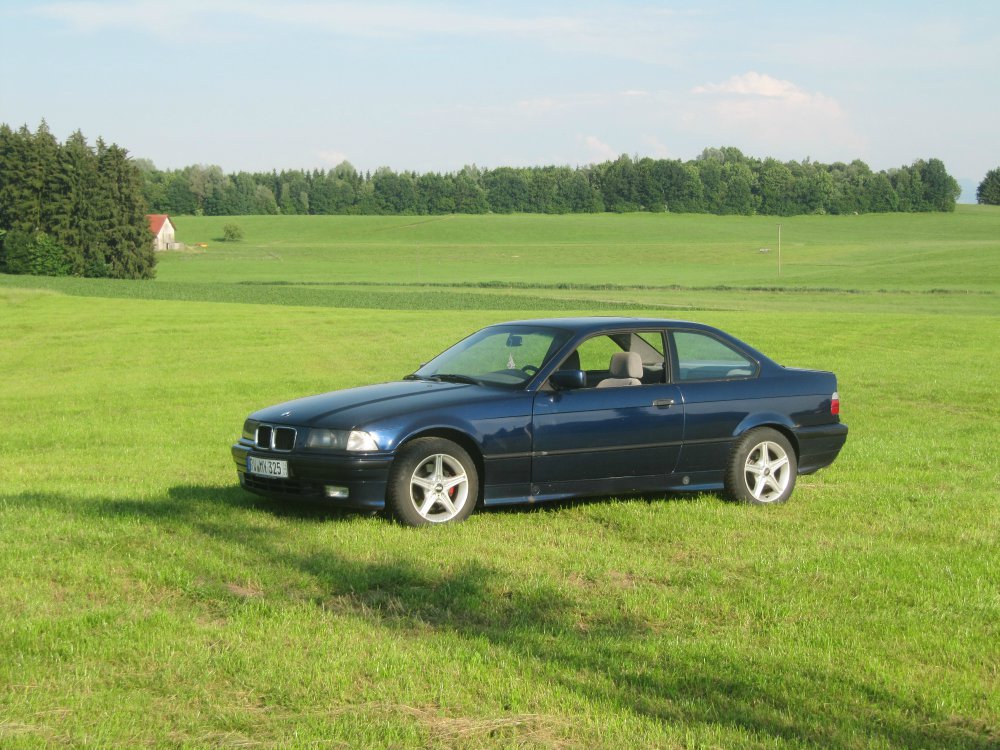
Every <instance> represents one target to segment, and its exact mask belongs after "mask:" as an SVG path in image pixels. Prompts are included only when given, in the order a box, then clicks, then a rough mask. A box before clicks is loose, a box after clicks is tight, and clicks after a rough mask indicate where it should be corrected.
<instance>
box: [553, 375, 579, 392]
mask: <svg viewBox="0 0 1000 750" xmlns="http://www.w3.org/2000/svg"><path fill="white" fill-rule="evenodd" d="M549 385H551V386H552V387H553V388H555V389H556V390H559V391H568V390H572V389H574V388H584V387H586V385H587V373H585V372H584V371H583V370H556V371H555V372H554V373H552V374H551V375H550V376H549Z"/></svg>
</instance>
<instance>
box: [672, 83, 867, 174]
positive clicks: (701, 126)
mask: <svg viewBox="0 0 1000 750" xmlns="http://www.w3.org/2000/svg"><path fill="white" fill-rule="evenodd" d="M691 93H692V94H694V97H693V99H692V100H691V101H690V102H689V106H688V108H687V110H686V111H685V112H684V113H683V114H682V115H681V118H680V121H681V122H682V123H683V124H684V125H685V126H686V127H688V128H691V129H698V130H700V131H701V132H703V133H704V134H705V135H706V136H707V137H708V138H712V139H718V140H719V142H724V143H732V144H734V145H735V144H739V145H741V146H743V147H745V148H747V149H752V150H760V151H761V152H765V153H771V154H774V155H782V154H783V155H785V156H787V157H792V156H794V155H798V156H799V157H801V156H805V155H812V156H815V157H817V158H836V155H837V154H847V153H849V154H851V155H852V158H853V155H856V154H857V153H858V152H859V150H860V149H861V148H862V147H863V146H864V139H863V138H861V137H860V136H859V135H858V134H857V132H856V131H855V130H854V128H853V126H852V125H851V122H850V118H849V117H848V116H847V114H846V112H845V111H844V109H843V107H841V105H840V103H839V102H838V101H837V100H836V99H834V98H832V97H829V96H827V95H825V94H822V93H819V92H810V91H807V90H805V89H803V88H802V87H800V86H798V85H796V84H795V83H792V82H791V81H786V80H782V79H778V78H774V77H772V76H769V75H766V74H763V73H757V72H754V71H750V72H748V73H744V74H742V75H735V76H732V77H731V78H728V79H727V80H725V81H723V82H721V83H706V84H703V85H701V86H696V87H695V88H693V89H691ZM789 151H791V152H792V153H788V152H789ZM831 152H832V153H831Z"/></svg>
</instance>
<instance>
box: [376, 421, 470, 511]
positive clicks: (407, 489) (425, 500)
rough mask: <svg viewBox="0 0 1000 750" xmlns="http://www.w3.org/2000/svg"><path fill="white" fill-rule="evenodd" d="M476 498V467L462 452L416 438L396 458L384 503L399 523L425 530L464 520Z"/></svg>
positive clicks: (447, 443) (439, 442)
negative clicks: (433, 526)
mask: <svg viewBox="0 0 1000 750" xmlns="http://www.w3.org/2000/svg"><path fill="white" fill-rule="evenodd" d="M478 496H479V476H478V473H477V472H476V464H475V462H474V461H473V460H472V458H471V457H470V456H469V454H468V453H467V452H466V451H465V449H463V448H462V447H461V446H459V445H457V444H455V443H453V442H452V441H450V440H445V439H444V438H418V439H416V440H414V441H413V442H411V443H407V444H406V445H404V446H403V448H402V449H401V450H400V451H399V454H398V455H397V456H396V460H395V461H394V462H393V464H392V471H391V474H390V476H389V488H388V492H387V498H386V499H387V500H388V504H389V507H390V509H391V510H392V512H393V514H394V515H395V516H396V518H397V519H399V521H400V523H403V524H405V525H407V526H424V525H426V524H433V523H447V522H449V521H451V522H457V521H462V520H464V519H465V518H467V517H468V516H469V514H470V513H472V510H473V508H475V506H476V499H477V498H478Z"/></svg>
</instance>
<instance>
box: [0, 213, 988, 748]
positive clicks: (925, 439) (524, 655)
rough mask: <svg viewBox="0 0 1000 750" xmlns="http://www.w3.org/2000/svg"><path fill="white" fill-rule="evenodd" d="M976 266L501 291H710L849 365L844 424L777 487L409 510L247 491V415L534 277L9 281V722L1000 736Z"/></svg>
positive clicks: (326, 736) (156, 731)
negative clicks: (334, 508)
mask: <svg viewBox="0 0 1000 750" xmlns="http://www.w3.org/2000/svg"><path fill="white" fill-rule="evenodd" d="M393 221H397V219H393ZM707 224H709V225H710V226H707V227H706V230H705V231H706V232H712V231H715V230H714V229H713V228H712V226H711V224H712V222H711V221H708V222H707ZM248 234H249V232H248ZM209 250H210V252H211V247H210V248H209ZM414 252H415V251H414ZM568 252H571V250H569V251H568ZM262 262H263V261H262ZM629 262H630V261H629ZM318 267H319V266H318ZM381 270H382V269H381V268H380V267H378V266H373V270H372V275H371V276H369V277H367V278H362V279H361V280H362V281H371V282H377V281H379V279H378V278H377V276H375V274H376V273H380V272H381ZM991 274H992V275H991ZM315 275H316V274H314V277H315ZM972 275H973V274H972V273H971V272H968V271H965V270H963V271H956V272H955V276H956V278H958V277H963V276H968V277H971V276H972ZM979 275H980V277H981V278H980V282H981V283H980V286H979V287H978V289H979V291H981V292H984V293H981V294H966V295H963V294H930V293H914V292H912V291H911V292H909V293H902V292H900V291H898V290H889V291H887V292H885V293H879V292H877V291H874V290H869V291H864V290H862V291H863V293H858V294H839V293H835V292H830V291H828V292H822V293H811V294H810V293H804V292H769V291H749V290H728V291H710V290H669V289H659V290H658V289H646V290H639V289H628V290H615V289H583V290H581V289H544V288H543V289H531V290H524V289H514V290H513V292H514V293H515V294H524V292H525V291H529V292H530V293H529V294H524V296H530V297H534V298H538V299H539V300H540V304H542V303H544V304H545V305H548V304H549V303H548V302H547V300H548V299H549V298H550V296H551V298H553V299H554V298H558V297H559V295H563V297H564V298H565V299H569V298H570V297H572V298H575V299H604V298H607V299H611V300H620V299H622V298H623V296H622V295H624V296H629V295H640V296H641V295H648V297H647V298H650V299H657V300H661V301H663V300H666V299H669V300H673V301H677V300H683V301H684V304H687V305H689V306H690V307H692V308H697V307H698V306H699V304H700V305H701V306H702V308H703V309H694V310H690V311H686V312H685V313H684V317H690V318H695V319H697V320H702V321H705V322H708V323H713V324H716V325H720V326H722V327H723V328H726V329H727V330H729V331H731V332H733V333H734V334H736V335H738V336H740V337H742V338H744V339H746V340H747V341H749V342H751V343H752V344H754V345H755V346H757V347H759V348H761V349H762V350H764V351H765V352H768V353H769V354H771V355H773V356H774V357H775V358H776V359H778V360H779V361H780V362H782V363H784V364H788V365H798V366H808V367H820V368H828V369H833V370H834V371H836V372H837V374H838V376H839V379H840V383H839V385H840V391H841V396H842V399H843V416H844V420H845V421H846V422H847V423H848V424H849V425H850V427H851V437H850V440H849V442H848V445H847V447H846V448H845V451H844V453H843V455H842V456H841V457H840V459H839V460H838V462H837V463H836V464H835V465H834V466H833V467H831V468H830V469H828V470H825V471H822V472H820V473H818V474H816V475H813V476H810V477H803V478H801V480H800V484H799V486H798V488H797V490H796V494H795V495H794V496H793V498H792V500H791V501H790V502H789V503H788V504H787V505H785V506H782V507H779V508H768V509H763V511H762V510H761V509H752V508H746V507H742V506H738V505H732V504H729V503H726V502H723V501H722V500H721V499H720V498H718V497H716V496H713V495H704V496H695V497H677V496H674V497H657V496H654V497H647V498H640V499H628V498H620V499H615V498H607V499H601V500H597V501H587V502H575V503H565V504H560V505H558V506H553V507H549V508H541V509H527V510H505V511H491V512H485V513H480V514H477V515H474V516H473V517H472V518H471V519H470V520H469V521H468V522H466V523H465V524H462V525H459V526H455V527H453V528H442V529H433V530H416V531H414V530H410V529H404V528H401V527H399V526H396V525H394V524H392V523H390V522H387V521H386V520H384V519H382V518H380V517H375V518H370V517H364V516H358V515H350V514H338V513H335V512H331V511H327V510H323V509H317V508H313V507H309V506H300V505H295V504H281V503H273V502H267V501H263V500H260V499H258V498H255V497H253V496H251V495H248V494H246V493H243V492H242V491H241V490H240V489H239V488H238V487H237V486H236V483H235V472H234V469H233V467H232V466H231V461H230V458H229V455H228V447H229V445H230V444H231V442H232V441H233V440H234V439H235V438H236V436H237V434H238V431H239V428H240V425H241V423H242V420H243V417H244V416H245V415H246V414H247V413H248V412H249V411H251V410H253V409H255V408H257V407H259V406H262V405H265V404H269V403H274V402H277V401H280V400H283V399H287V398H289V397H293V396H297V395H302V394H306V393H314V392H318V391H322V390H326V389H331V388H340V387H348V386H352V385H358V384H361V383H367V382H373V381H379V380H386V379H391V378H395V377H398V376H399V375H401V374H404V373H406V372H409V371H410V370H412V369H413V367H415V366H416V365H417V364H418V363H419V362H422V361H426V359H427V358H428V356H430V355H432V354H434V353H436V352H437V351H439V350H440V349H441V348H443V347H444V346H446V345H447V344H449V343H450V342H452V341H454V340H455V339H457V338H458V337H459V336H461V335H463V334H464V333H467V332H468V331H470V330H472V329H474V328H476V327H478V326H480V325H483V324H486V323H489V322H492V321H495V320H501V319H504V318H507V317H512V316H513V317H527V316H531V315H542V314H547V313H549V312H550V311H551V310H553V309H555V308H554V307H552V306H549V307H545V306H543V307H541V308H540V309H537V310H530V309H524V310H521V309H518V310H517V311H516V313H515V314H513V315H510V314H508V313H509V309H508V308H505V307H504V306H503V302H502V301H503V300H505V294H507V293H508V292H509V291H510V290H504V289H478V288H476V287H467V286H466V287H463V286H459V287H455V288H454V289H440V290H439V289H436V288H435V289H434V290H433V295H432V296H433V297H434V298H435V299H436V298H437V297H438V294H439V292H452V291H453V292H455V293H456V294H459V295H460V294H462V293H466V292H469V293H472V294H476V295H479V294H482V295H483V296H485V297H488V298H489V300H488V301H489V304H490V305H492V304H493V302H492V301H493V300H501V303H500V304H499V306H498V307H496V308H493V307H491V306H487V307H485V308H484V309H472V308H470V309H463V310H448V309H442V308H433V307H432V308H430V309H432V310H434V311H433V312H429V311H428V310H425V309H420V308H419V306H415V307H414V308H413V309H402V308H407V307H408V306H409V304H410V301H411V298H410V297H407V296H406V295H405V294H403V295H402V296H399V295H400V294H401V293H405V292H414V293H418V292H419V293H427V292H428V290H427V289H422V288H420V287H368V286H365V285H362V286H359V287H357V289H356V291H359V292H364V293H372V294H376V295H383V296H382V297H381V300H382V301H381V309H380V306H379V305H374V306H372V307H369V308H368V309H363V310H358V309H344V308H337V307H330V306H323V305H321V304H317V305H315V306H293V305H286V304H261V303H260V301H254V300H252V299H240V300H239V301H240V304H233V303H232V302H225V301H215V302H206V301H197V299H198V298H196V299H195V301H187V300H185V299H149V298H136V299H130V298H104V297H105V296H107V297H112V296H115V295H110V294H107V295H106V294H105V292H104V288H103V287H101V286H100V285H99V284H98V285H97V286H92V287H88V286H87V284H91V283H94V284H96V283H97V282H80V283H81V284H83V286H80V287H75V288H74V289H75V291H74V293H75V294H84V295H86V294H88V292H89V293H92V294H93V295H94V296H71V295H69V294H68V293H64V292H61V291H56V289H57V287H55V286H53V285H52V284H48V286H49V287H50V288H48V289H29V288H20V287H15V286H13V285H12V280H11V279H10V278H9V277H6V278H3V279H0V281H2V284H0V310H2V315H0V320H2V326H0V340H2V343H0V378H2V382H3V383H4V387H3V389H2V390H0V414H2V415H3V422H4V434H5V438H4V440H3V441H0V655H2V658H0V684H2V685H3V686H4V689H3V690H2V691H0V745H2V746H4V747H42V746H51V745H60V744H66V745H84V746H101V747H103V746H180V747H203V746H241V747H245V746H249V747H256V746H259V747H287V746H295V747H307V746H311V745H318V746H330V747H337V746H349V747H390V746H395V747H440V748H446V747H447V748H452V747H456V748H466V747H468V748H474V747H475V748H478V747H520V748H523V747H588V748H591V747H594V748H602V747H605V748H612V747H615V748H619V747H780V748H800V747H844V748H868V747H873V748H895V747H899V748H913V747H925V748H927V747H940V748H952V747H955V748H993V747H996V746H998V744H1000V735H998V733H997V726H1000V690H998V684H1000V679H998V677H1000V675H998V665H1000V645H998V644H1000V624H998V623H1000V570H998V564H997V554H996V550H997V549H998V548H1000V544H998V542H1000V514H998V512H997V500H998V499H1000V498H998V494H1000V493H998V487H1000V460H998V458H1000V457H998V453H997V444H998V438H1000V434H998V433H1000V428H998V426H997V425H998V418H1000V413H998V412H1000V407H998V405H997V402H996V381H997V375H998V369H1000V368H998V366H997V364H996V341H997V340H1000V323H998V320H997V306H996V302H995V300H996V295H995V294H991V293H990V292H991V291H995V290H996V289H997V287H998V284H997V281H998V279H997V277H996V275H995V274H993V272H992V271H991V270H990V268H989V267H983V268H981V269H980V270H979ZM497 277H498V273H497V269H496V268H494V267H490V266H487V265H484V266H483V267H482V268H481V269H480V273H479V275H478V276H474V277H470V278H469V279H466V280H464V283H472V282H474V281H476V280H477V279H478V280H483V281H490V280H493V279H496V278H497ZM161 278H162V275H161ZM233 280H234V281H235V280H238V279H233ZM272 280H285V281H287V280H288V279H282V278H279V277H277V275H276V277H275V278H274V279H272ZM313 280H314V281H316V280H321V281H322V280H325V281H336V279H331V278H329V277H327V278H325V279H322V278H321V279H316V278H314V279H313ZM409 281H412V279H410V280H409ZM604 281H607V280H604ZM18 283H21V285H22V286H29V285H30V284H31V282H27V284H25V283H23V280H22V281H19V282H18ZM46 283H48V282H46ZM200 283H201V282H197V281H191V282H190V283H189V285H190V286H195V285H197V284H200ZM581 283H590V282H581ZM593 283H601V280H598V281H597V282H593ZM160 284H165V285H166V286H169V285H171V284H177V285H180V286H183V285H184V284H183V282H181V281H173V282H172V281H170V280H169V279H165V278H162V281H157V282H153V283H152V284H148V285H145V286H157V285H160ZM42 285H43V284H42V283H39V284H36V286H42ZM223 285H224V283H223V282H222V281H220V280H218V279H215V280H211V281H210V282H206V283H205V284H204V286H218V287H220V288H221V287H222V286H223ZM125 286H126V287H127V286H128V285H125ZM138 286H143V285H141V284H140V285H138ZM145 286H144V287H143V288H145ZM231 286H233V287H238V288H240V289H244V288H251V287H250V286H249V285H240V284H231ZM258 286H259V285H258ZM914 286H918V285H916V284H915V285H914ZM252 288H256V286H254V287H252ZM275 288H280V286H275ZM321 290H322V287H321ZM64 291H65V292H68V291H69V288H67V289H65V290H64ZM325 291H326V292H328V293H329V292H330V291H333V292H334V293H336V294H340V293H342V292H343V293H346V292H350V291H352V289H351V288H344V289H340V288H332V290H331V289H326V290H325ZM141 294H145V292H142V293H141ZM119 296H122V295H119ZM201 299H204V298H201ZM209 299H212V298H211V297H209ZM480 304H483V305H486V304H487V301H483V302H481V303H480ZM397 306H398V307H397ZM512 306H513V305H512ZM595 306H596V305H595ZM708 308H715V309H708ZM591 311H592V308H591V307H589V306H588V307H585V308H583V309H581V310H580V312H591ZM650 312H652V313H654V314H662V310H661V309H655V308H654V309H651V310H650ZM561 314H564V313H561Z"/></svg>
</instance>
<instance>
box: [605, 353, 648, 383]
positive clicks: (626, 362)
mask: <svg viewBox="0 0 1000 750" xmlns="http://www.w3.org/2000/svg"><path fill="white" fill-rule="evenodd" d="M608 370H609V374H610V375H611V377H613V378H641V377H642V359H640V357H639V354H638V353H637V352H618V353H617V354H612V355H611V364H610V366H609V367H608Z"/></svg>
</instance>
